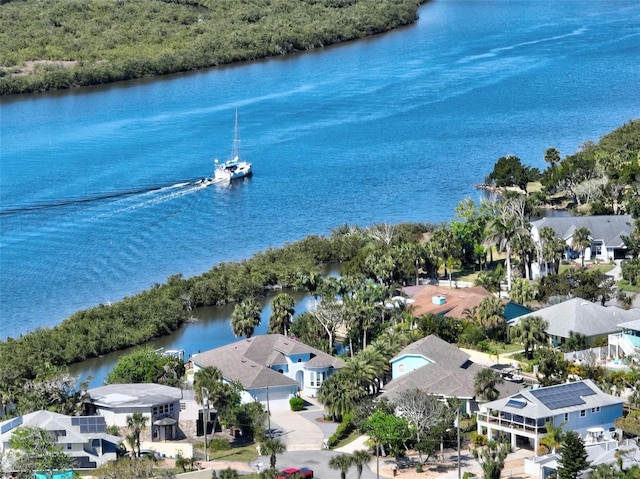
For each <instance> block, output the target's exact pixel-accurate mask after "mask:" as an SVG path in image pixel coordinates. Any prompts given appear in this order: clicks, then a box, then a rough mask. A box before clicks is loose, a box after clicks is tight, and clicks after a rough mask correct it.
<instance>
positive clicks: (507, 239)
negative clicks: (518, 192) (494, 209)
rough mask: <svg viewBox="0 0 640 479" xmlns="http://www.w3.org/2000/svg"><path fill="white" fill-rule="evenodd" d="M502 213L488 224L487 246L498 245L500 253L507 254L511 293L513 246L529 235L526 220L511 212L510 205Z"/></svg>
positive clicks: (508, 282) (508, 283)
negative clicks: (522, 236)
mask: <svg viewBox="0 0 640 479" xmlns="http://www.w3.org/2000/svg"><path fill="white" fill-rule="evenodd" d="M501 209H502V211H500V212H499V213H498V215H497V216H496V217H494V218H493V219H491V220H490V221H489V223H488V224H487V236H486V238H485V243H486V244H487V245H489V246H490V245H493V244H497V245H498V249H499V250H500V251H505V252H506V256H507V257H506V269H507V289H508V290H509V291H511V273H512V272H511V245H512V244H513V241H514V240H515V238H516V237H518V236H520V235H524V234H528V228H527V226H526V225H525V222H524V219H523V218H522V217H521V216H520V215H518V214H515V213H514V212H512V211H509V209H510V208H509V205H507V204H505V205H504V206H503V207H501Z"/></svg>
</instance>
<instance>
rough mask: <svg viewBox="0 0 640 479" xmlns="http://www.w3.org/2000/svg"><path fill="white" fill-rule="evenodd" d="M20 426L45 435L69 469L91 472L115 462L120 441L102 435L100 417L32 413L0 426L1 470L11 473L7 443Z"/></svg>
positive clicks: (102, 424)
mask: <svg viewBox="0 0 640 479" xmlns="http://www.w3.org/2000/svg"><path fill="white" fill-rule="evenodd" d="M22 426H29V427H37V428H40V429H44V430H45V431H47V432H49V434H51V436H52V437H54V438H55V442H56V444H57V445H58V447H59V448H60V449H61V450H62V451H63V452H65V453H66V454H68V455H69V456H70V457H71V465H72V468H73V469H74V470H76V471H78V472H82V471H91V470H94V469H96V468H98V467H100V466H102V465H103V464H106V463H107V462H109V461H115V460H116V459H117V453H116V449H117V446H118V444H119V443H120V441H121V440H122V439H121V438H120V437H118V436H112V435H110V434H107V432H106V426H107V425H106V422H105V420H104V418H103V417H100V416H66V415H64V414H58V413H55V412H51V411H36V412H32V413H29V414H25V415H23V416H19V417H16V418H13V419H10V420H7V421H3V422H1V423H0V452H2V461H3V463H2V468H3V469H2V470H4V471H5V472H6V471H11V470H12V469H11V463H10V462H11V454H7V452H9V451H10V450H11V448H10V446H9V440H10V439H11V436H12V435H13V433H14V432H15V431H16V430H17V429H18V428H20V427H22Z"/></svg>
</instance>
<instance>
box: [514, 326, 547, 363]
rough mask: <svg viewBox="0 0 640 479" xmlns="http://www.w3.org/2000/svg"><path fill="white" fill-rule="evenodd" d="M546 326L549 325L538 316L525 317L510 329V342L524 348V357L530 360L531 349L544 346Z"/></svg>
mask: <svg viewBox="0 0 640 479" xmlns="http://www.w3.org/2000/svg"><path fill="white" fill-rule="evenodd" d="M548 326H549V324H548V323H547V322H546V321H545V320H544V319H542V318H541V317H539V316H527V317H526V318H522V319H521V320H520V321H519V322H518V324H516V325H515V326H513V327H512V328H511V329H510V331H509V336H510V337H511V341H512V342H516V343H520V344H522V346H524V355H525V356H526V357H527V359H531V357H532V355H533V349H534V348H535V347H536V346H539V345H542V344H544V342H545V339H546V337H547V335H546V333H545V329H547V327H548Z"/></svg>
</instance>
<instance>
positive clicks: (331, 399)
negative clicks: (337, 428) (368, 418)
mask: <svg viewBox="0 0 640 479" xmlns="http://www.w3.org/2000/svg"><path fill="white" fill-rule="evenodd" d="M345 378H346V375H344V374H341V373H340V372H338V373H335V374H332V375H331V376H329V377H328V378H327V379H326V380H325V381H323V382H322V386H320V389H319V390H318V400H319V401H320V402H321V403H322V405H323V406H324V409H325V410H326V411H327V413H328V414H330V415H331V416H332V417H333V419H340V418H341V417H342V416H344V415H345V414H347V413H348V412H350V411H351V410H352V409H353V406H354V401H353V394H354V389H355V388H354V387H353V385H352V384H350V383H349V381H348V380H345ZM363 392H364V391H362V390H361V389H360V391H359V392H358V394H357V395H358V396H359V397H362V394H363Z"/></svg>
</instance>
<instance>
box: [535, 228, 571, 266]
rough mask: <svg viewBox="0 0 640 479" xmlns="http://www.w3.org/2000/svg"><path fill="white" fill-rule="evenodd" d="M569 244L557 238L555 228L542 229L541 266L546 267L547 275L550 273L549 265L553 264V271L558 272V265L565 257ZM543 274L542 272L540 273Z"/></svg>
mask: <svg viewBox="0 0 640 479" xmlns="http://www.w3.org/2000/svg"><path fill="white" fill-rule="evenodd" d="M566 249H567V244H566V243H565V242H564V241H563V240H562V239H560V238H558V237H557V235H556V232H555V231H554V229H553V228H550V227H549V226H545V227H544V228H540V249H539V251H538V253H539V255H540V261H539V263H540V265H541V267H542V264H543V263H544V265H545V271H544V272H545V274H548V273H549V263H553V271H554V272H556V273H557V272H558V265H559V264H560V260H561V259H562V257H563V256H564V253H565V250H566ZM540 273H541V274H542V271H540Z"/></svg>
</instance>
